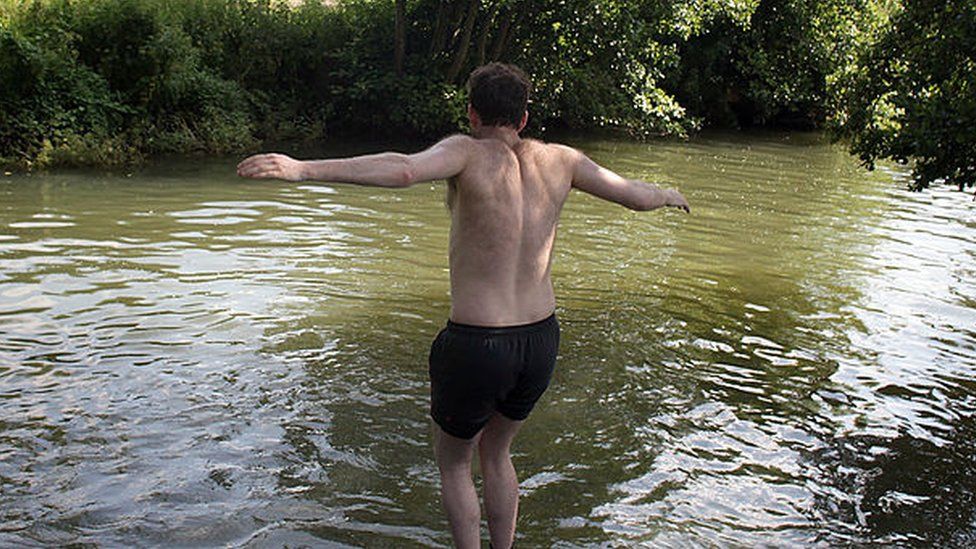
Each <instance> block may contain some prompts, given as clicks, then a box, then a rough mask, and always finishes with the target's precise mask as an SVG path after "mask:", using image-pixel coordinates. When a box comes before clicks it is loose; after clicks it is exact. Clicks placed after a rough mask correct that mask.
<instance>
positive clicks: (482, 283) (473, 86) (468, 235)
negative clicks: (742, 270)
mask: <svg viewBox="0 0 976 549" xmlns="http://www.w3.org/2000/svg"><path fill="white" fill-rule="evenodd" d="M530 86H531V85H530V83H529V81H528V78H527V77H526V76H525V74H524V73H523V72H522V71H521V70H520V69H518V68H517V67H515V66H512V65H504V64H501V63H491V64H489V65H485V66H483V67H480V68H478V69H477V70H475V71H474V72H473V73H472V74H471V77H470V79H469V80H468V91H469V98H470V104H469V106H468V119H469V120H470V122H471V135H470V136H466V135H454V136H451V137H447V138H445V139H443V140H442V141H440V142H438V143H437V144H435V145H434V146H433V147H431V148H429V149H427V150H425V151H422V152H419V153H416V154H409V155H408V154H400V153H395V152H386V153H380V154H372V155H366V156H358V157H354V158H344V159H332V160H314V161H304V162H303V161H298V160H294V159H292V158H289V157H287V156H284V155H281V154H262V155H256V156H252V157H250V158H248V159H246V160H244V161H243V162H241V163H240V164H239V165H238V167H237V173H238V174H239V175H241V176H243V177H253V178H276V179H285V180H289V181H302V180H306V179H314V180H319V181H329V182H336V183H354V184H359V185H374V186H380V187H409V186H410V185H413V184H415V183H420V182H424V181H434V180H447V181H448V191H447V192H448V204H449V205H450V209H451V236H450V252H449V259H450V270H451V313H450V320H449V321H448V322H447V327H446V328H444V329H443V330H442V331H441V332H440V334H439V335H438V336H437V339H436V340H435V341H434V343H433V345H432V346H431V352H430V363H429V367H430V370H429V372H430V378H431V416H432V417H433V419H434V422H435V423H436V425H437V426H436V427H435V434H434V453H435V456H436V459H437V465H438V468H439V469H440V475H441V501H442V503H443V506H444V509H445V511H446V513H447V517H448V521H449V523H450V525H451V535H452V536H453V538H454V544H455V545H456V546H457V547H461V548H470V547H480V544H481V541H480V538H481V536H480V522H481V511H480V508H479V505H478V494H477V492H476V490H475V486H474V483H473V481H472V478H471V462H472V459H473V456H474V452H475V450H476V449H477V451H478V455H479V458H480V461H481V472H482V476H483V480H484V483H483V484H484V504H485V512H486V513H487V515H488V531H489V535H490V538H491V544H492V546H494V547H510V546H512V544H513V542H514V538H515V520H516V516H517V514H518V480H517V479H516V476H515V469H514V467H513V466H512V460H511V456H510V453H509V448H510V446H511V444H512V440H513V439H514V438H515V434H516V433H517V432H518V430H519V426H521V424H522V421H523V420H525V418H526V417H528V415H529V412H530V411H531V410H532V408H533V406H534V405H535V403H536V401H537V400H538V399H539V397H540V396H542V393H543V392H544V391H545V390H546V388H547V387H548V385H549V380H550V377H551V375H552V370H553V367H554V366H555V363H556V351H557V349H558V346H559V324H558V322H557V321H556V317H555V308H556V300H555V296H554V294H553V289H552V282H551V281H550V279H549V271H550V266H551V262H552V249H553V243H554V242H555V239H556V224H557V222H558V220H559V214H560V211H561V210H562V207H563V203H564V202H565V201H566V197H567V195H568V194H569V192H570V190H572V189H573V188H577V189H580V190H582V191H583V192H586V193H589V194H592V195H595V196H598V197H600V198H603V199H606V200H609V201H611V202H616V203H618V204H622V205H624V206H626V207H628V208H631V209H634V210H641V211H646V210H653V209H656V208H660V207H662V206H673V207H676V208H681V209H683V210H684V211H686V212H687V211H689V207H688V202H687V201H686V200H685V199H684V197H683V196H681V194H680V193H678V192H677V191H675V190H662V189H659V188H657V187H655V186H653V185H650V184H647V183H644V182H641V181H635V180H629V179H624V178H623V177H621V176H619V175H617V174H616V173H614V172H612V171H610V170H608V169H606V168H602V167H600V166H599V165H597V164H596V163H594V162H593V161H592V160H590V159H589V158H587V157H586V155H584V154H583V153H581V152H580V151H578V150H576V149H573V148H571V147H567V146H564V145H556V144H548V143H543V142H540V141H535V140H530V139H522V138H520V137H519V132H520V131H521V130H522V129H523V128H524V127H525V123H526V121H527V120H528V112H527V110H526V109H527V106H528V96H529V91H530Z"/></svg>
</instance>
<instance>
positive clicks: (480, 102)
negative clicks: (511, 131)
mask: <svg viewBox="0 0 976 549" xmlns="http://www.w3.org/2000/svg"><path fill="white" fill-rule="evenodd" d="M531 91H532V83H531V82H529V77H528V76H526V75H525V73H524V72H522V69H520V68H518V67H516V66H515V65H507V64H505V63H488V64H487V65H482V66H481V67H478V68H477V69H475V70H474V72H472V73H471V76H470V77H468V99H469V101H470V102H471V106H472V107H473V108H474V110H475V112H477V113H478V116H479V117H480V118H481V123H482V124H484V125H485V126H511V127H513V128H518V125H519V123H520V122H522V115H523V114H525V111H526V109H527V108H528V106H529V92H531Z"/></svg>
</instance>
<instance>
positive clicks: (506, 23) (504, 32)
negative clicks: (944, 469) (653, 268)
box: [491, 10, 515, 61]
mask: <svg viewBox="0 0 976 549" xmlns="http://www.w3.org/2000/svg"><path fill="white" fill-rule="evenodd" d="M514 18H515V15H514V14H513V13H512V11H511V10H505V14H504V15H502V16H501V20H502V22H501V26H500V27H499V28H498V33H497V34H495V43H494V44H492V46H491V60H492V61H498V60H499V59H501V57H502V53H503V52H504V51H505V46H506V44H507V43H508V33H509V31H510V30H511V28H512V19H514Z"/></svg>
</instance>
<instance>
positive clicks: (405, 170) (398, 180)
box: [393, 159, 417, 187]
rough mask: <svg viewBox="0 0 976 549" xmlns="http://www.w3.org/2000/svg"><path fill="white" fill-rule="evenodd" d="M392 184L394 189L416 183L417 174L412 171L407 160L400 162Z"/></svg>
mask: <svg viewBox="0 0 976 549" xmlns="http://www.w3.org/2000/svg"><path fill="white" fill-rule="evenodd" d="M393 182H394V186H396V187H409V186H410V185H413V184H414V183H416V182H417V172H415V171H414V169H413V166H411V165H410V161H409V160H408V159H402V160H401V161H400V163H399V165H398V166H397V169H396V173H395V177H394V180H393Z"/></svg>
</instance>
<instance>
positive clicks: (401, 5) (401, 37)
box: [393, 0, 407, 76]
mask: <svg viewBox="0 0 976 549" xmlns="http://www.w3.org/2000/svg"><path fill="white" fill-rule="evenodd" d="M406 53H407V0H396V21H395V23H394V31H393V69H394V70H395V71H396V75H397V76H403V58H404V57H405V56H406Z"/></svg>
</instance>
